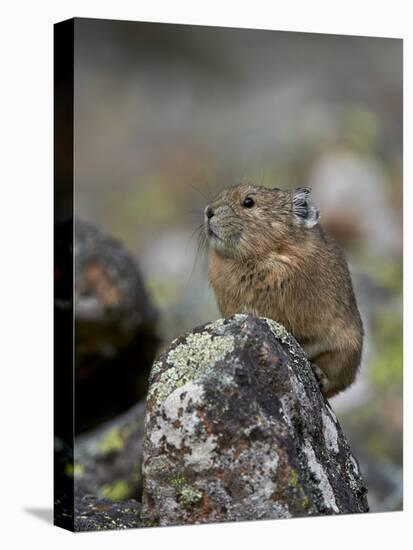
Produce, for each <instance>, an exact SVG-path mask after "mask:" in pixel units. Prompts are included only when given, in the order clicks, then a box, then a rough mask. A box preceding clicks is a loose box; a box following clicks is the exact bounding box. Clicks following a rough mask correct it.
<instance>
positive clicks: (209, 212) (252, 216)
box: [204, 184, 319, 259]
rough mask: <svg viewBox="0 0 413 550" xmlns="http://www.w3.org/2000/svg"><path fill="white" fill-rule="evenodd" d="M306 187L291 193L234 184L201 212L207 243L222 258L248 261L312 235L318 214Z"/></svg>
mask: <svg viewBox="0 0 413 550" xmlns="http://www.w3.org/2000/svg"><path fill="white" fill-rule="evenodd" d="M309 195H310V189H309V188H307V187H304V188H299V189H295V190H293V191H283V190H281V189H267V188H264V187H258V186H254V185H245V184H241V185H237V186H235V187H231V188H228V189H225V190H224V191H222V192H221V193H219V194H218V195H217V196H216V197H215V199H214V200H213V201H212V202H211V204H209V205H208V206H207V207H206V208H205V211H204V224H205V232H206V236H207V238H208V241H209V243H210V244H211V246H213V248H214V249H215V250H216V251H217V252H218V253H219V254H221V255H222V256H227V257H232V258H241V259H242V258H248V257H251V256H258V255H259V256H262V255H264V254H267V253H269V252H274V251H281V250H283V248H285V247H286V246H288V245H289V244H293V245H294V244H297V242H298V241H299V240H300V239H304V238H305V237H306V235H308V234H309V233H310V232H313V231H314V230H313V228H314V227H315V226H316V225H317V223H318V219H319V212H318V209H317V208H316V206H315V205H314V204H313V202H312V201H311V200H310V199H309Z"/></svg>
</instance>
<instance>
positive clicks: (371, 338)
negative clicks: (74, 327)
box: [69, 19, 403, 511]
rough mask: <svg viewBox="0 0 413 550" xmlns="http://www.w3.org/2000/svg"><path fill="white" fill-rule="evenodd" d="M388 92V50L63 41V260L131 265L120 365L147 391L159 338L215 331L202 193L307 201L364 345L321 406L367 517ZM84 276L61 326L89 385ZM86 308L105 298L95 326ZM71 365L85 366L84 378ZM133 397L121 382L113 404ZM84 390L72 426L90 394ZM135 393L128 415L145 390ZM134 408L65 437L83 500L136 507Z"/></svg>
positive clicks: (110, 293)
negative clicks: (231, 190)
mask: <svg viewBox="0 0 413 550" xmlns="http://www.w3.org/2000/svg"><path fill="white" fill-rule="evenodd" d="M402 84H403V82H402V41H401V40H396V39H383V38H369V37H353V36H333V35H320V34H304V33H289V32H279V31H258V30H245V29H226V28H212V27H197V26H182V25H170V24H154V23H136V22H121V21H99V20H88V19H84V20H83V19H77V20H76V24H75V189H76V192H75V212H76V216H77V219H78V220H83V221H84V222H87V224H91V226H92V228H90V227H89V229H87V227H88V226H87V225H86V226H85V227H86V229H84V227H83V226H82V227H83V229H82V231H81V234H80V236H77V237H76V238H77V241H78V244H75V248H76V247H77V248H79V243H80V242H83V243H86V244H87V243H89V244H88V245H87V246H89V249H88V250H89V252H88V250H86V256H87V254H90V253H91V252H90V251H91V250H92V252H93V250H95V249H96V247H95V245H94V244H93V242H94V241H93V239H97V240H98V241H99V242H101V241H102V239H105V238H108V239H109V240H110V239H111V238H114V239H115V241H117V243H118V244H115V245H114V246H115V248H116V246H120V247H121V248H122V254H129V255H130V257H131V258H132V261H133V262H135V264H134V265H135V267H136V271H137V275H136V277H138V278H139V281H138V283H139V285H140V287H139V288H140V290H139V292H138V294H139V293H140V294H139V296H138V297H136V296H134V298H133V299H134V300H135V299H136V300H137V302H136V304H137V306H136V307H137V308H139V303H142V300H143V302H144V305H143V310H144V311H145V313H144V314H143V317H145V319H146V321H145V322H143V325H144V326H145V327H146V328H145V330H144V334H145V336H144V338H147V337H148V334H149V344H148V343H147V342H148V341H147V340H141V344H139V345H135V347H134V351H133V354H132V355H133V361H137V359H136V358H137V357H138V358H139V357H141V355H142V349H143V348H145V349H146V350H150V352H148V353H147V354H146V355H145V354H144V355H145V358H144V361H146V366H145V368H143V367H142V368H143V371H142V372H144V373H145V374H144V376H147V372H148V369H149V368H150V364H151V362H152V359H153V357H155V356H156V355H158V354H159V353H160V352H161V351H162V349H163V348H165V347H166V346H167V345H168V343H169V342H170V341H171V340H172V339H173V338H175V337H176V336H178V335H180V334H181V333H183V332H185V331H188V330H191V329H192V328H193V327H194V326H196V325H200V324H202V323H204V322H206V321H210V320H212V319H216V318H218V317H219V312H218V310H217V308H216V305H215V301H214V297H213V294H212V292H211V290H210V289H209V287H208V281H207V258H206V255H205V253H203V252H202V251H198V243H197V235H196V228H197V227H198V226H199V224H200V223H201V222H202V211H203V208H204V207H205V205H206V204H208V202H209V201H210V200H211V198H212V197H213V196H214V194H215V193H217V192H218V191H220V190H221V189H223V188H224V187H226V186H228V185H233V184H236V183H238V182H240V181H243V182H248V181H251V182H253V183H255V184H260V185H265V186H268V187H272V186H274V187H281V188H293V187H298V186H304V185H306V186H307V185H308V186H310V187H312V190H313V192H312V194H313V199H314V201H315V202H316V203H317V204H318V206H319V208H320V213H321V222H322V224H323V226H324V227H325V228H326V229H327V231H329V232H330V233H331V234H332V235H333V236H335V238H336V239H337V240H338V241H339V242H340V243H341V245H342V246H343V248H344V249H345V251H346V255H347V258H348V260H349V264H350V269H351V271H352V275H353V280H354V285H355V290H356V294H357V297H358V302H359V307H360V310H361V314H362V318H363V321H364V325H365V330H366V340H365V349H364V358H363V364H362V368H361V372H360V375H359V377H358V379H357V382H356V383H355V384H354V386H353V387H351V388H350V389H349V390H347V391H346V392H345V393H344V394H343V395H340V396H338V397H337V398H334V399H333V400H332V406H333V408H334V409H335V411H336V413H337V416H338V418H339V420H340V422H341V425H342V427H343V429H344V432H345V433H346V435H347V438H348V440H349V443H350V445H351V447H352V449H353V452H354V454H355V456H356V457H357V458H358V459H359V461H360V465H361V469H362V472H363V474H364V477H365V478H366V481H367V486H368V489H369V494H368V498H369V503H370V507H371V510H372V511H389V510H399V509H401V508H402V191H403V189H402ZM79 224H80V221H79ZM93 228H97V230H96V231H99V232H101V233H98V237H96V235H95V234H94V233H93V231H95V229H93ZM194 232H195V233H194ZM99 235H103V237H102V236H99ZM88 239H89V240H88ZM110 242H111V243H112V244H113V242H114V241H110ZM90 243H92V244H90ZM87 246H86V249H87ZM83 250H84V249H82V251H81V253H82V254H83ZM92 255H93V254H92ZM76 257H77V267H76V269H78V267H79V266H80V264H81V263H82V262H80V260H79V259H78V258H79V255H78V256H76ZM82 257H83V256H82ZM113 258H115V260H114V263H115V264H116V263H118V264H119V262H116V253H115V254H114V255H113ZM113 258H112V259H113ZM106 260H107V262H109V264H110V261H111V258H106ZM106 260H105V261H106ZM82 261H83V260H82ZM86 263H87V262H86ZM109 264H108V265H109ZM82 265H86V264H84V263H83V264H82ZM88 265H89V267H88V270H89V271H87V272H84V273H83V275H81V274H80V273H79V274H77V281H80V280H82V284H81V285H80V283H79V285H80V286H79V285H78V282H77V283H76V284H77V285H78V288H77V290H76V292H77V298H76V308H77V310H76V315H77V319H78V318H79V319H80V318H82V319H83V321H84V320H85V319H86V321H87V322H86V323H84V325H82V326H83V327H84V326H86V329H85V330H83V331H82V338H83V340H82V342H83V344H82V345H83V347H82V346H80V345H79V346H78V347H79V349H82V350H83V351H82V353H85V354H86V355H85V357H86V360H84V361H83V363H84V364H88V365H89V366H90V364H92V363H93V365H94V366H93V368H94V369H95V363H96V364H97V366H96V369H98V368H99V364H100V363H99V360H101V359H102V357H104V361H106V362H107V363H108V364H113V358H114V357H115V356H116V353H117V343H116V342H113V345H112V347H110V346H109V345H108V342H107V339H106V340H105V339H103V340H105V342H103V343H102V342H100V343H99V341H98V340H99V338H97V339H96V342H97V343H96V342H95V343H96V346H95V347H96V349H98V348H99V346H100V348H99V350H100V351H99V352H96V349H95V350H94V351H90V350H86V351H85V347H86V348H87V345H85V342H86V343H88V342H90V341H92V340H91V338H92V336H90V335H92V334H95V333H96V331H95V332H93V330H94V329H93V330H92V329H91V330H90V332H89V329H90V326H93V323H94V322H95V321H96V319H97V318H98V317H99V315H100V314H102V311H103V310H105V308H106V310H107V311H109V310H110V309H111V308H112V310H113V305H114V304H117V303H118V302H117V297H118V295H117V294H116V292H115V293H114V290H113V288H112V287H111V286H110V284H109V283H108V280H109V279H110V277H109V279H105V278H104V279H102V277H101V272H100V271H99V269H100V268H99V267H96V258H94V259H92V262H91V263H90V262H89V264H88ZM90 265H92V268H90ZM80 268H81V266H80V267H79V269H80ZM111 269H112V275H113V277H112V282H113V280H115V279H116V277H117V276H118V275H119V278H120V279H119V280H120V283H119V284H120V286H119V288H121V290H122V289H123V290H122V291H125V289H128V288H129V287H128V286H127V285H126V286H125V284H123V282H122V281H123V279H122V277H123V275H122V274H118V275H117V274H116V273H115V272H114V271H113V270H115V271H116V269H117V268H116V266H115V267H113V263H112V267H110V266H109V267H108V270H107V272H108V273H109V274H110V273H111V271H110V270H111ZM125 270H126V271H125V273H126V272H127V270H128V268H127V267H125ZM125 276H126V275H125ZM134 276H135V275H134ZM82 277H83V278H82ZM132 279H133V277H132ZM132 282H133V281H132ZM135 283H136V281H135ZM135 283H133V284H132V287H130V288H135V287H136V284H138V283H136V284H135ZM108 284H109V286H110V288H109V287H108ZM105 285H106V286H105ZM122 285H123V286H122ZM108 288H109V290H108ZM94 292H95V293H97V294H100V295H101V296H104V297H105V300H104V301H105V304H104V307H103V310H102V311H100V313H99V311H97V309H96V307H95V306H96V304H94V303H93V299H92V298H93V293H94ZM127 292H129V290H127V291H125V293H126V294H125V296H126V297H127V295H128V294H127ZM130 292H131V294H130V295H131V296H132V294H133V290H130ZM142 296H143V297H142ZM139 300H141V302H139ZM125 307H126V309H127V306H125ZM129 309H130V308H129ZM106 310H105V311H106ZM130 315H132V314H131V312H130V311H128V312H127V322H124V323H123V325H122V327H123V328H122V330H121V331H120V332H121V333H122V337H121V338H120V339H121V340H122V344H121V347H122V346H123V348H122V349H123V350H124V349H125V345H128V342H129V340H128V338H126V337H124V335H125V334H126V333H127V331H128V330H131V329H130V327H134V326H137V325H138V324H139V323H141V325H142V319H140V320H139V319H138V320H136V319H132V320H130ZM82 316H83V317H82ZM94 316H95V317H94ZM132 317H133V315H132ZM112 321H113V319H112ZM113 322H114V323H117V324H118V325H119V322H118V321H116V319H115V321H113ZM122 322H123V321H122ZM88 323H89V324H88ZM134 323H135V325H134ZM95 325H96V323H95ZM141 325H139V326H141ZM79 326H80V325H79ZM126 326H127V328H125V327H126ZM148 327H149V328H148ZM122 331H123V332H122ZM78 332H80V331H78ZM110 334H113V330H111V331H110ZM125 342H127V344H125ZM142 342H143V344H142ZM77 353H78V352H77ZM88 353H92V354H94V357H95V359H96V357H98V360H96V361H95V362H92V363H91V362H90V361H89V360H88V355H87V354H88ZM122 353H124V352H122ZM99 357H100V359H99ZM124 358H125V355H123V360H122V364H125V360H124ZM80 359H81V358H80ZM80 359H79V361H80ZM83 359H84V358H83ZM142 360H143V359H142ZM117 364H118V367H116V368H117V370H116V371H114V370H112V371H111V373H112V374H111V375H110V377H111V380H112V382H113V381H114V380H115V382H114V384H115V385H116V377H117V376H118V377H121V376H123V374H122V375H121V374H119V373H120V372H121V370H120V367H119V364H120V363H119V360H118V363H117ZM134 365H135V366H134V369H132V370H133V371H134V372H136V368H135V367H136V363H134ZM148 365H149V366H148ZM76 368H77V369H78V365H77V366H76ZM88 368H89V367H88ZM110 368H112V367H110ZM97 372H98V371H97ZM113 373H115V374H113ZM116 373H118V374H116ZM87 376H89V374H88V373H86V374H85V373H84V372H83V373H82V374H81V375H80V378H79V380H80V379H81V380H85V379H86V378H87ZM79 383H80V382H79ZM134 383H135V382H133V381H131V380H130V379H129V378H128V379H127V383H126V384H125V382H124V381H123V386H122V387H123V390H125V388H130V387H131V385H133V384H134ZM85 387H86V388H87V389H86V390H85V391H84V394H85V395H86V398H85V399H84V402H85V403H86V405H85V407H86V409H87V406H88V403H89V400H88V399H89V398H88V397H87V396H89V395H90V392H93V388H94V387H95V386H94V382H93V381H92V382H91V383H90V382H89V385H88V386H87V385H86V386H85ZM139 388H140V389H139V392H140V393H139V392H138V394H137V395H138V397H139V398H140V399H142V398H144V393H145V385H143V386H142V384H141V383H140V385H139ZM142 388H143V389H142ZM123 390H122V388H120V390H119V391H123ZM125 391H126V390H125ZM134 400H135V401H136V399H135V397H134V396H133V395H130V396H129V398H128V400H125V401H124V402H123V404H122V406H121V407H120V408H119V407H111V405H110V403H108V400H107V398H106V396H105V398H104V401H105V403H106V407H107V409H108V410H110V411H111V414H110V415H109V417H104V416H101V415H100V416H99V415H98V418H95V419H93V421H91V422H86V423H84V424H83V425H80V428H79V430H78V432H79V436H78V439H77V442H78V446H77V455H76V460H77V463H76V465H75V471H74V472H73V474H74V475H75V479H76V480H77V482H78V483H79V485H80V484H82V483H83V482H85V483H86V481H87V482H89V478H88V476H89V477H90V476H91V475H92V470H93V471H95V473H96V460H97V459H96V453H97V452H98V453H100V455H99V456H100V458H99V457H98V461H99V460H100V462H99V464H100V466H99V468H100V470H99V472H100V474H99V475H100V476H101V478H100V479H99V480H97V481H96V480H93V483H92V481H91V483H92V485H90V484H89V486H87V483H86V489H85V490H89V491H91V490H93V491H95V492H97V493H99V494H100V495H101V496H104V497H106V498H111V499H114V500H117V499H123V498H128V497H130V496H136V495H135V493H134V492H133V491H131V490H130V487H129V485H130V484H136V483H137V480H138V478H139V475H140V474H139V472H138V471H134V472H133V475H132V474H130V471H129V470H128V465H127V464H126V462H125V452H123V451H122V453H123V454H122V453H121V452H120V451H121V450H122V447H123V445H124V443H125V441H124V440H125V438H126V439H127V445H128V449H132V451H131V452H133V453H134V454H133V456H134V457H135V462H136V452H137V450H136V445H137V443H136V441H137V439H135V440H134V441H131V436H130V434H131V433H132V431H133V430H132V431H131V429H129V431H128V430H127V429H126V428H125V426H126V424H125V423H127V422H130V418H131V415H132V417H133V418H134V421H135V420H136V418H138V420H139V419H140V420H139V422H138V424H139V428H138V430H140V431H139V434H140V435H139V437H141V429H142V422H141V416H142V403H139V404H138V409H136V410H135V409H130V407H132V406H133V405H134ZM90 402H91V403H92V401H90ZM91 406H93V404H92V405H91ZM139 407H140V408H139ZM126 409H128V410H126ZM134 410H135V413H136V414H135V413H134V412H133V411H134ZM125 411H126V412H125ZM128 411H129V412H128ZM120 413H122V414H123V416H122V418H121V423H122V426H123V427H121V429H120V431H119V430H118V429H117V428H116V427H114V426H115V424H114V423H116V418H117V417H116V416H115V415H117V414H120ZM82 414H83V413H82ZM85 414H87V411H86V412H85ZM134 414H135V416H134ZM125 415H126V417H125ZM127 415H129V416H127ZM125 418H126V420H125ZM105 422H106V423H105ZM108 422H109V424H108ZM128 425H130V424H128ZM91 430H92V431H91ZM97 449H98V450H97ZM103 455H105V456H104V457H103ZM102 457H103V458H102ZM88 461H89V462H88ZM91 461H94V462H93V464H94V466H93V468H92V467H89V466H90V464H91V463H92V462H91ZM88 464H89V466H88ZM116 467H117V468H118V470H117V473H116V474H113V476H114V477H116V476H117V475H118V474H119V471H120V470H122V476H123V477H122V476H121V477H122V479H121V480H120V481H119V479H117V481H116V483H114V481H113V479H111V478H110V476H111V475H112V474H109V473H108V472H109V471H111V469H112V468H116ZM125 471H126V472H127V473H126V474H125ZM69 473H71V472H69ZM102 480H103V481H102ZM93 484H94V485H93ZM90 487H92V489H91V488H90ZM138 497H139V495H137V498H138Z"/></svg>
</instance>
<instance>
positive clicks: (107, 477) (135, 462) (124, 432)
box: [73, 401, 145, 501]
mask: <svg viewBox="0 0 413 550" xmlns="http://www.w3.org/2000/svg"><path fill="white" fill-rule="evenodd" d="M144 413H145V402H144V401H142V402H140V403H138V404H137V405H135V406H134V407H132V408H131V409H130V410H129V411H127V412H126V413H124V414H122V415H120V416H118V417H116V418H115V419H113V420H110V421H109V422H106V423H105V424H103V425H102V426H100V427H99V428H98V429H96V430H94V431H93V432H90V433H86V434H82V435H81V436H79V437H77V438H76V440H75V446H74V448H75V457H74V458H75V460H74V472H73V473H74V481H75V489H76V491H81V492H82V493H84V494H92V495H96V496H97V497H98V498H105V499H108V500H112V501H121V500H127V499H137V500H140V499H141V498H142V476H141V468H142V440H143V420H144Z"/></svg>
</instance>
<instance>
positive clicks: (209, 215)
mask: <svg viewBox="0 0 413 550" xmlns="http://www.w3.org/2000/svg"><path fill="white" fill-rule="evenodd" d="M213 215H214V211H213V210H212V206H210V205H208V206H207V207H206V208H205V216H206V217H207V218H208V219H209V220H210V219H211V218H212V216H213Z"/></svg>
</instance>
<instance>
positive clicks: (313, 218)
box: [293, 187, 320, 229]
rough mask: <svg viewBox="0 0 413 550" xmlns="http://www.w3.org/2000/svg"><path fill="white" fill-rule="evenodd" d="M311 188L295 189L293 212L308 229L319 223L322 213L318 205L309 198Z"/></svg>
mask: <svg viewBox="0 0 413 550" xmlns="http://www.w3.org/2000/svg"><path fill="white" fill-rule="evenodd" d="M310 193H311V189H310V188H309V187H299V188H298V189H294V191H293V212H294V215H295V216H296V218H297V220H298V221H299V222H300V223H301V224H302V225H303V226H304V227H306V228H307V229H311V228H312V227H314V226H315V225H317V223H318V220H319V218H320V213H319V211H318V208H317V207H316V205H315V204H314V203H313V202H312V201H311V200H310V199H309V196H310Z"/></svg>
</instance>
